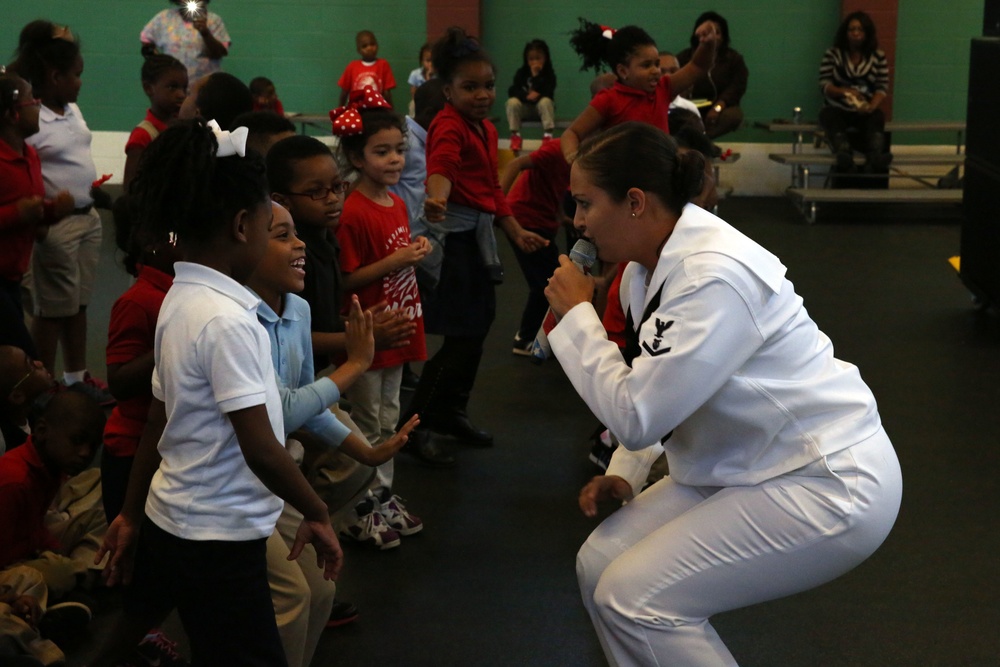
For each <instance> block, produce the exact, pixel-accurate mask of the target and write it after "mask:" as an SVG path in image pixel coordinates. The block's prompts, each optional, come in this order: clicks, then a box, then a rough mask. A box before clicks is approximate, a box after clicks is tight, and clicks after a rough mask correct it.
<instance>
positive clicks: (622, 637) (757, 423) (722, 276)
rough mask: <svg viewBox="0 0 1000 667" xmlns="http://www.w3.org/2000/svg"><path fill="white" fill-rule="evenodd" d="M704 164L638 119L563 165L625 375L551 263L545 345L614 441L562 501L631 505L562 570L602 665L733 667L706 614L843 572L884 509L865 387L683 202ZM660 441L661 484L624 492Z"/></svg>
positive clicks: (892, 485)
mask: <svg viewBox="0 0 1000 667" xmlns="http://www.w3.org/2000/svg"><path fill="white" fill-rule="evenodd" d="M703 168H704V162H703V159H702V157H701V155H700V154H697V153H695V152H693V151H689V152H685V153H680V154H678V152H677V148H676V144H675V143H674V141H673V140H672V139H671V138H670V137H668V136H667V135H666V134H664V133H663V132H661V131H660V130H658V129H655V128H653V127H651V126H648V125H643V124H639V123H627V124H623V125H619V126H616V127H614V128H612V129H610V130H608V131H607V132H605V133H603V134H600V135H598V136H595V137H594V138H593V139H592V140H590V141H588V142H586V143H585V144H584V145H583V146H581V148H580V151H579V153H578V157H577V159H576V161H575V162H574V164H573V169H572V178H571V182H570V183H571V190H572V194H573V197H574V199H575V200H576V202H577V213H576V218H575V220H574V226H575V227H576V228H577V229H578V230H579V231H580V232H582V233H583V235H584V236H585V237H587V238H588V239H590V240H591V241H593V243H594V244H595V245H596V246H597V248H598V255H599V257H600V258H601V259H602V260H603V261H605V262H609V263H616V262H622V261H630V262H631V264H630V265H629V266H628V269H627V270H626V272H625V276H624V280H623V282H622V288H621V298H622V305H623V308H624V309H625V312H626V314H627V316H628V320H629V323H630V327H631V330H632V334H633V341H632V346H631V347H632V349H633V351H634V352H635V353H636V356H635V357H634V359H632V360H631V366H629V365H628V364H627V363H626V362H625V361H623V359H622V355H621V353H620V352H619V349H618V346H617V345H616V344H615V343H613V342H611V341H608V340H607V337H606V336H605V334H604V329H603V328H602V326H601V319H600V316H599V315H598V314H597V313H596V312H595V311H594V308H593V306H592V305H591V303H590V301H591V297H592V295H593V281H592V279H591V278H590V277H588V276H585V275H584V274H583V273H581V272H580V271H579V270H578V269H577V268H576V267H575V266H573V264H572V263H571V262H570V261H569V260H568V259H567V258H566V257H562V258H561V266H560V268H559V269H558V270H557V271H556V273H555V274H554V275H553V277H552V278H551V280H550V282H549V286H548V288H547V289H546V292H545V293H546V295H547V296H548V298H549V302H550V304H551V306H552V310H553V311H554V312H555V314H556V316H557V317H558V318H560V320H559V323H558V325H557V326H556V327H555V329H554V330H553V331H552V333H551V334H550V335H549V341H550V342H551V344H552V349H553V352H554V353H555V355H556V357H557V358H558V359H559V362H560V363H561V364H562V367H563V369H564V370H565V372H566V374H567V375H568V376H569V378H570V380H571V381H572V383H573V385H574V387H575V388H576V390H577V391H578V392H579V394H580V396H582V397H583V399H584V400H585V401H586V402H587V405H588V406H589V407H590V409H591V410H593V412H594V413H595V414H596V415H597V417H598V418H599V419H600V421H601V423H603V424H605V425H607V426H608V428H609V429H610V430H611V431H612V432H613V433H614V434H615V435H617V436H618V438H619V439H620V440H621V442H622V444H623V445H624V448H623V447H619V450H618V452H616V455H615V457H614V458H613V460H612V464H611V466H610V467H609V469H608V471H607V474H606V475H604V476H601V477H597V478H595V479H594V480H593V481H592V482H591V483H590V484H588V485H587V486H586V487H585V488H584V489H583V491H582V492H581V495H580V505H581V508H582V509H583V511H584V512H585V513H586V514H588V515H590V516H593V515H594V514H595V513H596V503H597V502H599V501H601V500H606V499H612V498H613V499H618V500H627V501H629V502H627V503H626V504H625V505H624V506H623V507H621V508H620V509H618V510H617V511H615V512H614V513H613V514H612V515H611V516H610V517H608V518H607V519H606V520H605V521H604V522H602V523H601V524H600V526H598V528H597V529H596V530H595V531H594V532H593V533H592V534H591V535H590V537H589V538H588V539H587V542H586V543H585V544H584V545H583V547H582V548H581V549H580V552H579V554H578V557H577V574H578V577H579V581H580V588H581V591H582V594H583V600H584V604H585V606H586V607H587V611H588V613H589V614H590V617H591V620H592V621H593V624H594V627H595V628H596V629H597V634H598V636H599V638H600V641H601V644H602V646H603V648H604V652H605V654H606V656H607V658H608V661H609V662H610V663H611V664H612V665H622V666H624V665H667V664H670V665H686V666H687V665H735V664H736V661H735V659H734V658H733V656H732V654H731V653H730V652H729V651H728V650H727V648H726V646H725V644H724V643H723V642H722V640H721V639H720V638H719V636H718V634H717V633H716V632H715V630H714V629H713V628H712V626H711V624H710V623H709V621H708V619H709V617H711V616H712V615H713V614H715V613H717V612H721V611H726V610H730V609H736V608H739V607H744V606H747V605H751V604H755V603H758V602H762V601H765V600H770V599H773V598H778V597H783V596H786V595H790V594H792V593H796V592H799V591H803V590H807V589H810V588H813V587H815V586H818V585H819V584H821V583H824V582H826V581H829V580H831V579H834V578H836V577H838V576H840V575H842V574H844V573H845V572H847V571H848V570H850V569H852V568H854V567H855V566H856V565H858V564H859V563H861V562H862V561H864V560H865V559H866V558H867V557H868V556H870V555H871V554H872V553H874V552H875V550H876V549H877V548H878V547H879V545H881V544H882V542H883V540H884V539H885V538H886V536H887V535H888V534H889V531H890V529H891V528H892V525H893V523H894V521H895V519H896V514H897V512H898V510H899V503H900V496H901V492H902V482H901V478H900V470H899V463H898V461H897V459H896V455H895V452H894V451H893V448H892V444H891V443H890V441H889V439H888V437H887V436H886V434H885V432H884V431H883V429H882V425H881V421H880V418H879V415H878V410H877V408H876V405H875V399H874V397H873V396H872V393H871V391H870V390H869V388H868V387H867V385H865V383H864V382H863V381H862V379H861V376H860V374H859V373H858V369H857V368H856V367H855V366H853V365H851V364H848V363H845V362H843V361H839V360H837V359H835V358H834V356H833V347H832V345H831V343H830V340H829V339H828V338H827V337H826V336H825V335H824V334H823V333H822V332H821V331H819V329H818V328H817V327H816V324H815V323H814V322H813V321H812V320H811V319H810V318H809V316H808V315H807V313H806V311H805V309H804V308H803V306H802V299H801V298H800V297H799V296H798V295H797V294H795V291H794V289H793V287H792V284H791V282H789V281H788V280H787V279H786V278H785V267H784V266H782V265H781V263H780V262H779V261H778V259H777V258H776V257H775V256H774V255H772V254H771V253H769V252H768V251H766V250H765V249H764V248H762V247H761V246H759V245H757V244H756V243H754V242H753V241H751V240H750V239H749V238H747V237H746V236H744V235H743V234H741V233H740V232H738V231H737V230H735V229H734V228H732V227H730V226H729V225H728V224H727V223H725V222H723V221H722V220H720V219H719V218H717V217H715V216H713V215H712V214H710V213H708V212H706V211H704V210H702V209H700V208H698V207H697V206H695V205H694V204H689V203H688V202H689V201H690V200H691V199H692V198H693V197H694V196H696V195H697V194H698V192H699V191H700V189H701V185H702V174H703ZM651 445H652V446H651ZM660 445H662V450H663V451H666V454H667V460H668V463H669V468H670V474H669V476H667V477H665V478H664V479H662V480H661V481H659V482H657V483H656V484H654V485H653V486H651V487H650V488H649V489H647V490H646V491H644V492H642V493H641V494H639V493H638V492H639V490H640V488H641V486H642V482H643V480H644V479H645V470H646V468H647V467H648V463H649V462H651V461H652V460H653V459H654V458H655V457H656V455H657V454H658V453H659V451H661V448H660ZM633 495H635V498H634V499H632V496H633Z"/></svg>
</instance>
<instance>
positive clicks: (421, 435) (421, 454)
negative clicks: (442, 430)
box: [403, 428, 455, 468]
mask: <svg viewBox="0 0 1000 667" xmlns="http://www.w3.org/2000/svg"><path fill="white" fill-rule="evenodd" d="M403 451H404V452H406V453H407V454H411V455H413V456H415V457H416V458H418V459H419V460H421V461H423V462H424V463H426V464H427V465H429V466H434V467H436V468H446V467H448V466H453V465H455V457H454V456H452V455H451V454H449V453H448V452H446V451H444V450H443V449H441V447H440V446H438V444H437V443H436V442H434V439H433V438H431V434H430V432H429V431H427V430H426V429H423V428H415V429H413V430H412V431H410V437H409V439H408V440H407V441H406V444H405V445H403Z"/></svg>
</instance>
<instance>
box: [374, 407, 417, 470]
mask: <svg viewBox="0 0 1000 667" xmlns="http://www.w3.org/2000/svg"><path fill="white" fill-rule="evenodd" d="M418 424H420V417H419V416H418V415H413V416H412V417H410V418H409V420H407V422H406V423H405V424H403V427H402V428H401V429H399V430H398V431H396V434H395V435H393V436H392V437H391V438H389V439H388V440H386V441H385V442H383V443H381V444H378V445H376V446H374V447H372V448H371V449H370V450H369V456H370V459H369V461H365V463H366V464H367V465H370V466H372V467H374V466H379V465H382V464H383V463H385V462H386V461H388V460H389V459H391V458H392V457H393V456H395V455H396V453H397V452H399V450H400V449H402V448H403V445H405V444H406V441H407V440H409V439H410V431H412V430H413V429H415V428H416V427H417V425H418Z"/></svg>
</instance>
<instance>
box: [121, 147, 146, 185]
mask: <svg viewBox="0 0 1000 667" xmlns="http://www.w3.org/2000/svg"><path fill="white" fill-rule="evenodd" d="M145 150H146V147H145V146H131V147H130V148H128V149H126V150H125V171H124V173H123V174H122V187H123V188H124V189H125V192H128V184H129V183H131V182H132V179H133V178H135V174H136V172H138V171H139V160H140V158H142V153H143V151H145Z"/></svg>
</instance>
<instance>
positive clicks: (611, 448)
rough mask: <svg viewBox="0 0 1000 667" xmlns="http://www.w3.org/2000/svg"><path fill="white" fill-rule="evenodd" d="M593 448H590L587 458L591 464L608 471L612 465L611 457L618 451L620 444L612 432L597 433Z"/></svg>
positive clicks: (606, 430)
mask: <svg viewBox="0 0 1000 667" xmlns="http://www.w3.org/2000/svg"><path fill="white" fill-rule="evenodd" d="M593 443H594V444H593V446H592V447H591V448H590V455H589V456H588V457H587V458H589V459H590V462H591V463H593V464H594V465H595V466H597V467H598V468H600V469H601V470H607V469H608V465H609V464H610V463H611V455H612V454H614V453H615V450H616V449H618V443H617V442H615V440H614V438H613V437H612V436H611V431H609V430H608V429H604V430H603V431H601V432H600V433H595V434H594V438H593Z"/></svg>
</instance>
